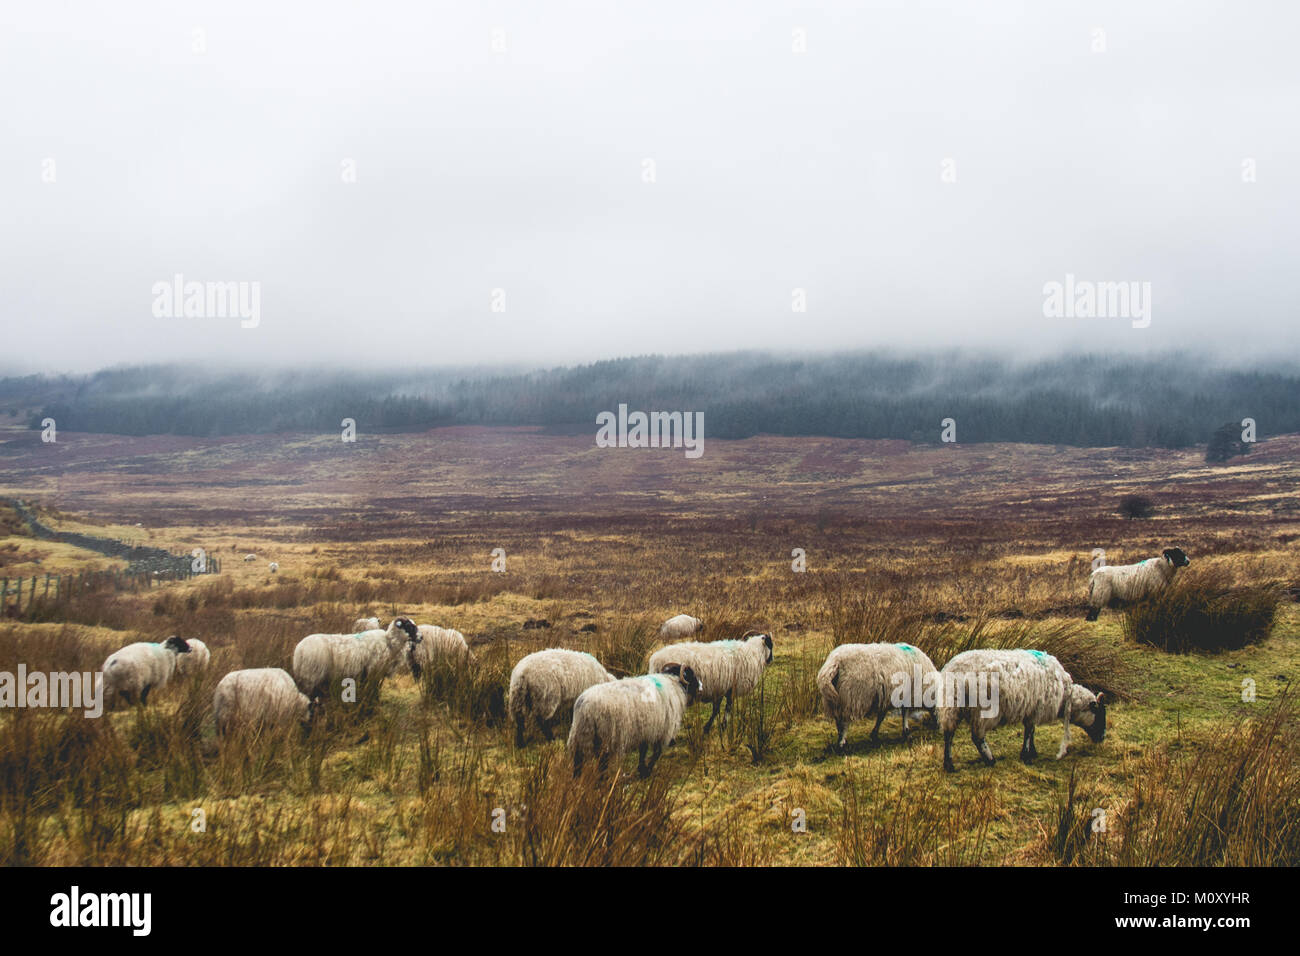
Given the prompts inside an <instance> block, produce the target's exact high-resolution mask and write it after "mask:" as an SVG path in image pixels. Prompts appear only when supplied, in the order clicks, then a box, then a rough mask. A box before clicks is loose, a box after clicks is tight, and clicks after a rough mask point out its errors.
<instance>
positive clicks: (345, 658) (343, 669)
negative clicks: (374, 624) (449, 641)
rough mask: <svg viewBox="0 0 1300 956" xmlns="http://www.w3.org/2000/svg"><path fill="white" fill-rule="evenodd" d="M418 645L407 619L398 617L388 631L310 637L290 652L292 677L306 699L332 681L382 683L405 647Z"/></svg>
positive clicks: (321, 693) (417, 633)
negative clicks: (368, 680) (349, 680)
mask: <svg viewBox="0 0 1300 956" xmlns="http://www.w3.org/2000/svg"><path fill="white" fill-rule="evenodd" d="M419 642H420V631H419V629H418V628H417V627H416V626H415V622H414V621H412V620H411V619H410V618H405V617H398V618H394V619H393V623H392V624H390V625H388V629H387V630H381V629H380V628H374V629H373V630H367V631H362V632H361V633H359V634H309V635H307V636H306V637H304V638H303V639H302V640H301V641H299V642H298V646H297V647H295V648H294V651H293V676H294V678H295V679H296V680H297V681H298V687H299V688H301V689H302V692H303V693H305V694H306V695H307V696H308V697H310V698H312V699H313V700H314V699H317V698H320V697H323V696H324V695H325V693H326V691H327V690H328V689H329V685H330V682H331V681H334V680H342V679H344V678H352V679H353V680H356V681H357V682H358V683H362V682H364V681H365V680H366V679H367V678H373V679H375V680H376V681H382V680H383V679H384V678H385V677H387V676H388V675H389V674H390V673H392V671H393V668H394V667H396V666H398V665H399V664H401V662H402V655H403V654H404V653H405V652H406V648H407V645H408V644H418V643H419Z"/></svg>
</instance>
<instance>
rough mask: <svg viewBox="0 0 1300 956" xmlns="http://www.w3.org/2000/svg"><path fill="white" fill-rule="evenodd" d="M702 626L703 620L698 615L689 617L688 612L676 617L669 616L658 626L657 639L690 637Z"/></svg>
mask: <svg viewBox="0 0 1300 956" xmlns="http://www.w3.org/2000/svg"><path fill="white" fill-rule="evenodd" d="M703 626H704V622H703V621H701V620H700V619H699V618H698V617H691V616H690V615H689V614H678V615H677V616H676V617H670V618H669V619H668V620H666V621H664V622H663V624H661V625H660V626H659V639H660V640H661V641H675V640H677V639H678V638H682V637H690V636H691V635H692V634H694V633H696V632H697V631H698V630H699V629H700V628H702V627H703Z"/></svg>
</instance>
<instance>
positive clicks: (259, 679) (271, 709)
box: [212, 667, 312, 737]
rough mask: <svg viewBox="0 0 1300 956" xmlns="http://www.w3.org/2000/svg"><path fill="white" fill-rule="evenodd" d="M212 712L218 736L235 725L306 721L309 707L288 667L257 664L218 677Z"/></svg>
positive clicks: (309, 711)
mask: <svg viewBox="0 0 1300 956" xmlns="http://www.w3.org/2000/svg"><path fill="white" fill-rule="evenodd" d="M212 713H213V717H214V718H215V720H216V725H217V736H218V737H224V736H225V735H226V734H228V733H230V731H231V730H233V729H234V728H235V727H236V726H238V725H245V726H250V725H259V724H286V723H289V722H291V721H294V720H297V721H300V722H303V723H306V722H307V721H308V720H309V719H310V716H311V714H312V709H311V702H310V701H309V700H308V699H307V695H306V694H304V693H302V692H301V691H300V690H298V685H297V684H295V683H294V680H293V677H292V676H290V675H289V673H288V672H287V671H284V670H281V669H280V668H278V667H258V668H254V669H252V670H242V671H231V672H230V673H229V674H227V675H226V676H225V677H223V678H221V682H220V683H218V684H217V689H216V691H215V692H214V693H213V695H212Z"/></svg>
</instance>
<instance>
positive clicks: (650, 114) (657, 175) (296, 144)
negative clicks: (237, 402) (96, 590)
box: [0, 0, 1300, 371]
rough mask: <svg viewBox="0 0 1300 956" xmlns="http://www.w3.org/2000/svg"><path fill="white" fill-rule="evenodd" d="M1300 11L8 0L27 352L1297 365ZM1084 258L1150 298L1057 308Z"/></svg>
mask: <svg viewBox="0 0 1300 956" xmlns="http://www.w3.org/2000/svg"><path fill="white" fill-rule="evenodd" d="M1298 26H1300V11H1298V10H1297V8H1295V6H1294V5H1290V4H1285V3H1281V2H1279V3H1237V4H1229V3H1174V2H1145V3H1142V4H1132V3H1087V4H1083V3H1077V4H1071V3H1053V4H1037V3H1028V2H1027V3H1009V2H1002V3H974V2H954V3H950V4H944V3H919V2H914V0H913V2H898V3H874V4H869V5H868V4H835V3H824V2H819V3H815V4H814V3H807V4H799V3H774V2H763V0H760V2H744V3H740V2H736V3H721V4H718V3H715V4H699V3H690V2H664V0H656V2H636V3H629V2H622V3H618V4H607V3H596V2H592V3H546V4H539V3H535V2H526V0H496V2H490V3H481V4H445V3H435V4H428V3H416V2H410V3H405V2H400V3H399V2H393V3H373V2H367V3H356V4H340V3H305V2H302V3H282V4H276V5H274V6H272V5H267V4H259V3H251V2H232V0H222V2H220V3H196V4H173V3H162V2H159V3H132V4H129V5H100V4H92V3H67V4H58V5H53V4H37V3H34V2H28V3H22V4H19V3H11V4H7V9H6V22H5V25H4V27H3V28H2V30H0V84H3V88H4V90H5V91H6V93H5V97H4V105H3V106H2V107H0V116H3V123H0V208H3V210H4V218H3V220H2V221H3V226H0V230H2V231H0V293H3V295H2V297H0V301H3V309H4V313H3V314H4V317H5V318H4V330H3V331H4V347H3V349H0V367H2V368H0V370H48V371H63V370H68V371H83V370H88V369H92V368H99V367H103V366H106V365H112V364H116V363H123V362H130V363H145V362H155V361H182V362H214V363H223V364H232V363H233V364H236V365H264V366H299V365H301V366H305V365H308V364H312V363H316V362H325V363H330V364H335V365H337V364H340V363H347V364H351V365H355V366H357V367H360V368H365V369H366V370H368V371H375V370H381V369H383V368H385V367H392V368H395V369H396V368H398V367H409V366H412V365H423V366H447V365H456V364H476V365H492V366H497V367H501V366H514V365H525V366H532V365H552V364H574V363H581V362H587V361H592V360H595V359H600V358H605V357H611V356H619V355H635V354H645V353H651V352H653V353H661V354H676V353H696V354H698V353H706V352H711V351H732V350H736V349H750V348H758V349H769V350H774V351H776V352H778V353H789V352H793V351H805V350H816V351H820V352H826V351H833V350H836V349H860V348H878V347H888V348H899V349H909V348H921V347H924V348H927V349H933V348H948V347H954V346H964V347H973V348H977V349H980V350H983V351H991V352H994V353H1008V352H1009V353H1015V354H1018V355H1024V356H1028V357H1032V356H1037V355H1046V354H1050V353H1056V352H1060V351H1064V350H1068V349H1072V348H1079V347H1086V348H1088V349H1090V350H1104V351H1107V352H1111V353H1117V354H1121V355H1129V354H1132V355H1135V356H1136V355H1142V354H1146V353H1150V352H1163V351H1168V350H1173V349H1183V350H1193V351H1204V352H1206V353H1209V354H1211V355H1213V356H1215V357H1216V358H1218V359H1224V360H1229V361H1231V360H1234V359H1238V360H1245V359H1247V358H1252V357H1258V356H1261V355H1268V356H1271V357H1274V358H1276V357H1278V356H1291V357H1294V356H1296V355H1297V354H1300V331H1297V324H1296V322H1295V313H1294V306H1293V304H1292V295H1291V292H1292V290H1291V285H1292V282H1291V277H1292V276H1293V274H1294V271H1295V260H1296V251H1297V248H1300V245H1298V243H1297V239H1300V236H1298V234H1297V233H1298V231H1300V226H1298V225H1297V220H1296V215H1295V211H1296V209H1297V208H1300V204H1298V203H1297V200H1298V199H1300V187H1298V186H1297V170H1300V148H1298V147H1300V128H1298V127H1297V124H1296V123H1295V108H1296V103H1297V101H1298V99H1300V96H1298V94H1300V65H1298V62H1300V61H1297V59H1296V57H1295V54H1294V49H1293V46H1294V38H1295V36H1296V35H1297V27H1298ZM1099 31H1100V32H1099ZM796 48H801V49H802V50H803V51H802V52H798V51H797V49H796ZM647 161H649V163H647ZM648 180H650V181H648ZM178 275H180V276H183V277H184V279H183V282H213V283H243V284H244V285H243V286H242V287H241V289H242V290H243V291H244V292H245V293H251V292H253V291H254V286H253V284H254V283H256V284H257V285H256V287H255V292H256V295H257V298H256V299H255V300H253V299H251V298H250V299H247V300H246V301H247V302H249V303H251V302H253V301H255V302H256V305H257V309H256V321H255V322H253V321H252V320H251V319H245V320H243V321H241V317H240V315H235V314H233V313H227V314H225V315H213V314H205V315H189V316H187V315H185V309H184V307H183V305H182V304H180V303H173V304H170V305H168V304H166V303H162V304H160V301H159V297H160V293H159V291H158V289H159V288H160V287H161V286H163V285H165V286H167V287H171V285H172V284H173V282H174V280H175V277H176V276H178ZM1067 276H1070V277H1074V278H1073V280H1071V281H1080V282H1085V283H1086V282H1097V283H1102V282H1106V283H1119V282H1124V283H1127V282H1133V283H1138V285H1137V286H1135V287H1133V289H1134V293H1135V294H1136V293H1138V292H1139V291H1140V290H1141V289H1144V288H1145V289H1148V290H1149V300H1145V301H1146V306H1145V307H1146V310H1147V311H1146V314H1145V316H1143V315H1134V316H1132V317H1130V316H1129V315H1127V314H1121V315H1105V314H1103V315H1089V314H1086V313H1087V310H1086V309H1084V310H1080V311H1083V312H1084V313H1085V314H1082V315H1081V314H1070V315H1068V316H1050V317H1049V316H1047V315H1045V314H1044V303H1045V299H1046V295H1045V291H1044V287H1045V285H1046V284H1048V283H1051V282H1061V283H1065V282H1066V281H1067ZM1148 283H1149V285H1145V284H1148ZM183 288H184V287H183V284H182V289H183ZM494 290H496V291H494ZM796 290H801V291H800V292H796ZM186 295H188V293H186ZM801 301H802V302H803V303H806V311H796V310H795V309H796V307H797V306H798V305H799V304H800V302H801ZM1136 301H1137V300H1136V299H1135V302H1136ZM494 305H495V306H496V307H497V308H498V309H501V308H503V309H504V311H494ZM160 312H161V313H162V314H159V313H160ZM168 313H170V314H168ZM1144 323H1145V324H1144ZM245 326H248V327H245Z"/></svg>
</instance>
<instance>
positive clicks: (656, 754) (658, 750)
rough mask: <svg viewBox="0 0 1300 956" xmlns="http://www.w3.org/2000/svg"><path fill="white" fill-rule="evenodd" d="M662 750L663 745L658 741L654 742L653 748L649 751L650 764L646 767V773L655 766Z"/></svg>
mask: <svg viewBox="0 0 1300 956" xmlns="http://www.w3.org/2000/svg"><path fill="white" fill-rule="evenodd" d="M663 752H664V745H663V744H659V743H657V744H655V748H654V750H653V751H651V753H650V764H649V766H647V767H646V773H649V772H650V771H651V770H653V769H654V768H655V764H657V763H658V762H659V757H660V756H661V755H662V754H663Z"/></svg>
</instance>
